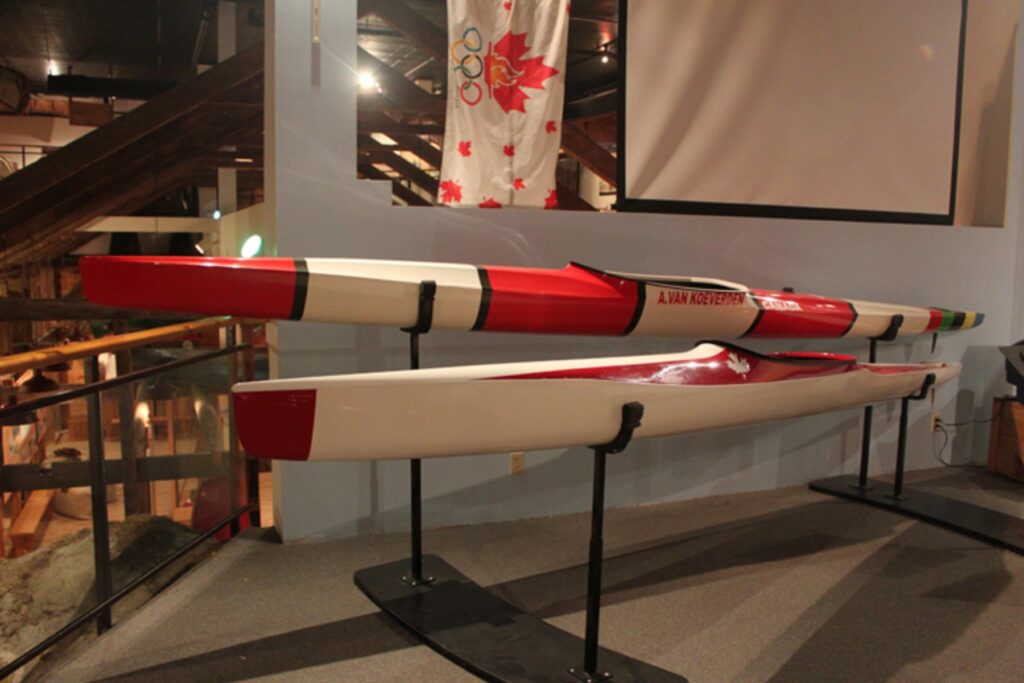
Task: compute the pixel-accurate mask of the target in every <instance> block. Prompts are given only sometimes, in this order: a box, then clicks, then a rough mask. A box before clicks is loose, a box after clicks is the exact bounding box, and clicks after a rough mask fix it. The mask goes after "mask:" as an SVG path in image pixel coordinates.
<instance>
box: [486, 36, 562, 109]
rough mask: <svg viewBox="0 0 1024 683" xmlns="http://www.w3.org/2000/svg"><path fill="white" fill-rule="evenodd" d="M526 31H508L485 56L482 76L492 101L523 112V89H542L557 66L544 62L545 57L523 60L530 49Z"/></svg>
mask: <svg viewBox="0 0 1024 683" xmlns="http://www.w3.org/2000/svg"><path fill="white" fill-rule="evenodd" d="M526 35H527V34H525V33H513V32H512V31H509V32H508V33H506V34H505V35H504V36H503V37H502V38H501V40H499V41H498V42H497V43H495V45H494V46H493V47H492V48H491V50H490V51H489V52H488V53H487V55H486V56H485V57H484V79H485V81H486V83H487V89H488V90H489V91H490V94H491V96H492V97H493V98H494V101H495V102H497V103H498V105H499V106H500V107H501V108H502V109H503V110H504V111H505V113H506V114H507V113H509V112H512V111H521V112H523V113H524V114H525V113H526V100H528V99H530V97H529V95H527V94H526V93H525V92H523V88H534V89H537V90H543V89H544V81H546V80H547V79H549V78H551V77H552V76H554V75H555V74H557V73H558V69H555V68H554V67H550V66H548V65H547V64H545V63H544V56H543V55H540V56H537V57H530V58H528V59H524V56H525V55H526V53H527V52H529V51H530V48H529V46H528V45H527V44H526Z"/></svg>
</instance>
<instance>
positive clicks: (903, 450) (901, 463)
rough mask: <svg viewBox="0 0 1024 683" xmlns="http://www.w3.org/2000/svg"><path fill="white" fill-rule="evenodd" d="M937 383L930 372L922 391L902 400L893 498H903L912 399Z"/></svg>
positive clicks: (925, 392)
mask: <svg viewBox="0 0 1024 683" xmlns="http://www.w3.org/2000/svg"><path fill="white" fill-rule="evenodd" d="M933 384H935V373H932V372H930V373H928V375H927V376H926V377H925V378H924V383H923V384H922V385H921V389H920V391H918V392H917V393H916V394H911V395H910V396H904V397H903V398H902V399H901V400H900V434H899V440H898V441H897V443H896V478H895V479H894V480H893V484H892V495H890V496H889V498H892V499H893V500H903V470H904V469H905V468H906V465H907V410H908V408H909V407H910V402H911V401H920V400H922V399H923V398H925V397H927V396H928V390H929V389H931V388H932V385H933Z"/></svg>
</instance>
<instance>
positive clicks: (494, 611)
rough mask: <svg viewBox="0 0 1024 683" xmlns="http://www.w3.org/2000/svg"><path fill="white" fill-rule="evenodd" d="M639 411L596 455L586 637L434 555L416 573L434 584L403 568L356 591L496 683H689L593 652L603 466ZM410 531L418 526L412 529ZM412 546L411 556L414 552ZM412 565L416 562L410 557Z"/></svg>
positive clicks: (362, 577)
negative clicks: (579, 664) (572, 664)
mask: <svg viewBox="0 0 1024 683" xmlns="http://www.w3.org/2000/svg"><path fill="white" fill-rule="evenodd" d="M642 415H643V406H642V405H641V404H639V403H627V404H626V405H624V406H623V407H622V420H621V423H620V426H619V433H618V435H617V436H616V437H615V438H614V439H613V440H612V441H610V442H609V443H607V444H601V445H597V446H591V448H592V449H593V450H594V482H593V500H592V513H591V532H590V559H589V563H588V572H587V623H586V637H585V639H583V640H581V639H580V638H577V637H576V636H574V635H572V634H570V633H566V632H565V631H563V630H561V629H559V628H556V627H554V626H552V625H550V624H548V623H547V622H545V621H543V620H542V619H538V618H537V617H535V616H533V615H531V614H528V613H526V612H524V611H523V610H521V609H520V608H518V607H516V606H515V605H512V604H511V603H508V602H506V601H504V600H502V599H501V598H499V597H498V596H496V595H494V594H493V593H491V592H489V591H487V590H485V589H484V588H482V587H480V586H479V585H477V584H475V583H473V582H472V581H471V580H470V579H468V578H467V577H466V576H464V575H463V574H461V573H460V572H459V571H458V570H456V569H455V568H454V567H452V566H451V565H449V564H448V563H446V562H445V561H444V560H442V559H441V558H439V557H437V556H435V555H427V556H425V557H423V558H421V560H422V565H421V568H422V569H425V570H427V571H428V572H429V575H430V576H431V577H432V579H431V581H430V582H429V583H428V582H425V581H421V582H416V581H414V580H409V577H408V576H406V569H407V567H408V565H407V564H406V562H405V561H404V560H400V561H398V562H392V563H389V564H385V565H380V566H377V567H368V568H366V569H361V570H359V571H357V572H356V573H355V576H354V579H355V583H356V585H357V586H358V587H359V588H360V590H362V591H363V592H364V593H365V594H366V596H367V597H369V598H370V600H372V601H373V602H374V603H375V604H376V605H377V606H378V607H380V609H382V610H383V611H385V612H387V613H388V614H389V615H390V616H391V617H393V618H394V619H396V620H397V621H398V622H399V623H401V624H402V625H403V626H405V627H406V628H408V629H409V630H410V631H411V632H412V633H413V634H415V635H416V636H417V637H418V638H420V639H421V640H422V641H423V642H424V643H426V644H427V645H429V646H430V647H432V648H433V649H434V650H436V651H437V652H438V653H440V654H442V655H444V656H445V657H447V658H448V659H450V660H452V661H453V662H455V663H456V664H458V665H459V666H461V667H462V668H464V669H466V670H467V671H470V672H471V673H473V674H475V675H477V676H479V677H480V678H482V679H484V680H486V681H494V682H496V683H513V682H515V683H555V682H556V681H559V682H563V683H565V682H566V681H571V682H573V683H578V682H579V681H587V682H590V683H597V682H599V681H608V680H610V679H612V674H609V673H603V672H599V671H598V669H597V663H598V659H599V658H600V661H601V664H602V667H603V668H605V669H606V670H607V671H613V672H614V681H615V683H641V682H643V683H686V679H685V678H683V677H682V676H679V675H678V674H674V673H671V672H669V671H665V670H664V669H659V668H657V667H654V666H651V665H650V664H647V663H645V662H641V661H639V660H636V659H632V658H630V657H626V656H625V655H622V654H619V653H617V652H614V651H611V650H606V649H603V648H601V647H599V645H598V635H599V625H600V610H601V567H602V562H603V554H604V489H605V465H606V460H607V456H608V454H609V453H618V452H620V451H622V450H623V449H624V448H625V447H626V445H627V444H628V443H629V441H630V439H631V438H632V436H633V430H634V429H636V428H637V427H638V426H639V424H640V418H641V417H642ZM414 523H415V522H414ZM417 548H418V547H417V546H416V545H414V552H417ZM414 560H415V557H414ZM581 650H582V652H583V666H582V667H581V668H578V667H574V668H572V669H569V670H566V668H565V665H566V662H569V661H572V660H573V659H575V658H576V657H579V653H580V651H581Z"/></svg>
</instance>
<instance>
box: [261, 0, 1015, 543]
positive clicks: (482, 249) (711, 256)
mask: <svg viewBox="0 0 1024 683" xmlns="http://www.w3.org/2000/svg"><path fill="white" fill-rule="evenodd" d="M309 11H310V3H309V2H307V1H306V0H273V1H271V2H269V3H268V6H267V31H268V44H267V60H268V66H272V67H273V69H274V70H275V71H274V73H273V75H272V76H271V77H269V78H268V80H267V94H266V97H267V98H268V102H267V105H268V122H267V133H268V139H267V145H268V149H267V153H268V159H270V160H276V161H275V162H274V165H270V162H269V161H268V171H267V172H268V176H272V177H268V183H267V191H268V194H269V197H268V209H269V211H268V213H270V214H271V215H272V216H273V219H274V221H275V222H276V232H277V240H278V253H279V254H281V255H293V256H313V255H316V256H337V257H368V258H398V259H414V260H436V261H455V262H466V263H485V264H486V263H492V264H508V265H530V266H546V267H556V266H561V265H563V264H565V263H566V262H567V261H568V260H570V259H572V260H577V261H582V262H584V263H590V264H593V265H595V266H602V267H608V268H614V269H621V270H626V271H630V270H632V271H642V272H664V273H678V274H688V275H704V276H713V277H720V278H726V279H729V280H735V281H738V282H745V283H748V284H750V285H755V286H760V287H767V288H781V287H783V286H794V287H797V288H798V289H801V290H805V291H810V292H816V293H821V294H832V295H838V296H847V297H851V298H863V299H876V300H882V301H894V302H903V303H908V304H920V305H941V306H946V307H950V308H966V309H976V310H982V311H985V312H986V313H987V314H988V318H987V320H986V322H985V324H984V326H983V327H981V328H980V329H978V330H974V331H970V332H965V333H960V334H954V335H949V336H946V337H943V338H942V339H941V340H940V341H939V345H938V348H937V350H936V354H935V355H936V356H937V357H938V358H941V359H946V360H956V359H960V358H962V359H963V360H964V363H965V367H964V373H963V376H962V378H961V379H960V381H959V383H956V384H952V385H947V386H945V387H943V388H942V389H941V390H940V391H938V393H937V394H936V404H935V405H936V407H935V409H936V410H939V411H941V412H942V414H943V416H944V418H945V419H947V420H953V419H954V418H955V419H956V420H957V421H962V420H965V419H971V418H975V417H985V416H987V415H988V413H989V411H990V409H989V405H988V404H989V397H990V395H991V393H992V392H993V391H999V392H1001V391H1002V389H1003V385H1002V384H1001V381H1000V377H1001V373H1002V370H1001V368H1002V360H1001V356H999V354H998V352H997V351H995V350H994V348H993V345H996V344H1003V343H1006V342H1007V341H1009V339H1010V337H1011V336H1013V335H1012V334H1011V318H1012V316H1013V313H1014V300H1013V297H1012V296H1011V291H1012V290H1011V288H1012V285H1013V283H1014V274H1015V272H1016V271H1017V261H1018V258H1021V257H1024V255H1022V254H1019V253H1018V244H1017V229H1016V227H1013V228H1009V229H1004V230H999V229H963V228H959V229H957V228H946V227H926V226H906V225H875V224H851V223H823V222H800V221H781V220H767V219H734V218H710V217H685V216H662V215H641V214H582V213H577V212H544V211H526V210H523V211H515V210H504V211H488V210H474V209H467V210H451V209H441V208H421V209H416V208H399V207H393V206H391V200H390V189H389V187H388V186H387V184H382V183H376V182H372V181H361V180H358V179H357V178H356V173H355V154H356V149H355V148H356V143H355V97H356V91H355V63H356V60H355V45H356V18H355V11H356V3H355V1H354V0H346V1H345V2H337V3H334V2H332V3H324V6H323V10H322V11H323V24H322V27H321V41H322V42H321V43H320V45H319V46H316V45H313V44H312V43H311V41H310V16H309ZM1022 71H1024V70H1021V69H1017V73H1018V74H1020V73H1022ZM1018 111H1019V109H1018ZM1015 125H1016V126H1017V128H1018V129H1019V128H1020V126H1021V122H1020V120H1019V119H1018V120H1017V121H1016V123H1015ZM1017 132H1018V133H1019V130H1018V131H1017ZM1016 139H1019V135H1017V136H1016ZM1019 156H1020V155H1019V154H1018V155H1011V159H1013V160H1014V163H1015V164H1018V165H1019V160H1018V159H1017V157H1019ZM1018 171H1019V169H1017V170H1015V173H1017V175H1016V176H1015V177H1018V178H1019V173H1018ZM1011 202H1014V203H1017V204H1019V202H1020V191H1019V188H1018V187H1017V186H1016V184H1015V185H1014V186H1012V188H1011ZM1015 209H1016V206H1015ZM1011 214H1012V215H1013V216H1014V218H1015V220H1016V217H1017V215H1019V211H1016V210H1015V211H1011ZM277 328H278V329H277V331H276V334H275V335H272V343H273V344H275V347H276V355H277V358H276V362H275V368H276V370H277V371H278V372H279V374H280V376H282V377H286V376H301V375H310V374H324V373H338V372H354V371H371V370H383V369H398V368H402V367H405V365H406V363H407V355H406V354H407V351H406V349H407V347H406V338H405V336H404V335H402V334H401V333H400V332H398V331H397V330H391V329H379V328H368V327H362V328H356V327H346V326H329V325H312V324H298V323H281V324H280V325H278V326H277ZM689 345H690V340H682V339H680V340H643V339H617V338H616V339H588V338H565V337H534V336H518V335H484V334H456V333H444V332H433V333H431V334H429V335H427V336H426V337H425V338H424V340H423V361H424V365H425V366H427V367H429V366H440V365H453V364H464V363H480V362H491V361H508V360H529V359H539V358H562V357H581V356H587V355H593V354H609V353H611V354H614V353H637V352H647V351H650V352H655V351H660V350H668V349H677V348H685V347H688V346H689ZM780 346H781V345H779V344H775V345H774V347H776V348H777V347H780ZM786 346H788V347H789V348H814V349H820V350H829V351H854V352H861V351H863V350H864V348H865V346H866V345H865V344H862V343H848V342H807V343H790V344H787V345H786ZM761 348H768V347H766V346H764V345H761ZM928 357H930V353H929V342H928V341H927V340H922V341H920V342H918V343H916V344H899V345H890V346H886V347H884V349H883V350H882V352H881V354H880V359H881V360H883V361H884V360H918V359H924V358H928ZM932 410H933V409H932V407H931V406H930V405H929V404H928V402H927V401H925V402H922V403H919V404H914V406H913V413H912V415H911V423H912V432H911V438H910V447H909V452H908V455H909V464H910V466H911V467H912V468H919V467H925V466H930V465H933V464H934V460H933V459H932V441H931V435H930V434H929V433H928V427H929V421H930V414H931V412H932ZM897 417H898V416H897V414H896V409H895V406H885V407H882V408H880V409H878V410H876V424H875V442H876V443H875V453H876V456H875V460H874V469H875V471H878V472H883V471H891V469H892V467H893V462H894V458H895V434H896V419H897ZM860 428H861V422H860V411H854V410H850V411H844V412H840V413H835V414H830V415H825V416H821V417H814V418H805V419H801V420H796V421H790V422H784V423H778V424H772V425H768V426H760V427H751V428H744V429H736V430H730V431H724V432H717V433H706V434H694V435H687V436H681V437H674V438H666V439H656V440H651V441H645V442H637V443H635V444H633V445H631V446H630V448H629V449H628V451H627V452H626V453H624V454H621V455H618V456H614V457H613V458H611V460H610V463H609V486H608V503H609V505H611V506H623V505H637V504H645V503H652V502H655V501H664V500H674V499H681V498H689V497H697V496H705V495H709V494H717V493H730V492H737V491H749V490H757V489H767V488H774V487H779V486H786V485H792V484H799V483H803V482H807V481H810V480H812V479H815V478H818V477H822V476H826V475H829V474H836V473H841V472H852V471H854V470H855V468H856V463H857V459H858V455H859V439H860V437H859V435H860ZM986 432H987V425H980V426H979V427H977V428H975V429H965V430H963V431H962V433H961V436H960V437H958V438H957V439H956V440H955V442H954V453H955V457H956V458H957V459H958V460H960V461H963V460H965V459H970V458H975V459H981V458H983V456H984V449H985V445H986ZM945 455H946V457H947V458H948V457H949V452H948V451H947V453H946V454H945ZM526 465H527V467H526V471H525V472H524V473H523V474H520V475H516V476H508V474H507V472H508V456H507V455H495V456H484V457H469V458H461V459H439V460H430V461H426V462H425V463H424V468H423V469H424V478H423V483H424V521H425V524H426V525H428V526H443V525H450V524H459V523H477V522H483V521H488V520H494V519H508V518H516V517H524V516H533V515H549V514H557V513H563V512H571V511H581V510H584V509H587V507H588V505H589V493H590V471H591V462H590V458H589V457H588V452H587V451H586V450H585V449H568V450H561V451H549V452H543V453H531V454H527V457H526ZM274 488H275V499H276V500H275V503H276V516H277V520H276V522H277V526H278V528H279V530H280V532H281V533H282V536H283V538H284V539H285V540H286V541H290V540H295V539H300V538H305V537H310V536H317V535H325V534H330V535H336V534H353V533H367V532H373V531H386V530H398V529H404V528H406V527H407V523H408V520H407V517H408V507H407V501H408V466H407V465H406V464H405V463H404V462H401V461H399V462H387V463H380V464H371V463H316V464H314V463H275V467H274Z"/></svg>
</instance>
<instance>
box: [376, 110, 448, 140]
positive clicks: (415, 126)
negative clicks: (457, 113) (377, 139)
mask: <svg viewBox="0 0 1024 683" xmlns="http://www.w3.org/2000/svg"><path fill="white" fill-rule="evenodd" d="M381 113H383V112H381V111H368V110H364V109H362V105H361V104H360V110H359V120H358V126H359V131H360V132H362V133H384V134H385V135H389V136H390V135H393V134H396V133H399V134H400V133H408V134H410V135H444V125H443V124H437V123H405V122H403V121H397V120H395V119H393V118H391V117H390V116H379V114H381Z"/></svg>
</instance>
